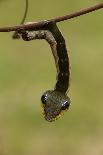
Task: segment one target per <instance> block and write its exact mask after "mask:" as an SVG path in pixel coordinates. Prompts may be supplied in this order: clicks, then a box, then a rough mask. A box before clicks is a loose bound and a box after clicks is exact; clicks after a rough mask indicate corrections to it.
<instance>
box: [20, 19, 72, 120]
mask: <svg viewBox="0 0 103 155" xmlns="http://www.w3.org/2000/svg"><path fill="white" fill-rule="evenodd" d="M45 22H46V21H45ZM22 38H23V39H24V40H25V41H30V40H34V39H45V40H46V41H47V42H48V43H49V45H50V47H51V50H52V54H53V56H54V60H55V64H56V68H57V82H56V84H55V88H54V90H48V91H46V92H45V93H44V94H43V96H42V97H41V101H42V105H43V114H44V117H45V119H46V120H47V121H49V122H52V121H54V120H56V119H57V118H58V116H60V114H61V113H62V111H64V110H67V109H68V108H69V105H70V99H69V97H68V96H67V95H66V92H67V90H68V87H69V80H70V72H69V58H68V54H67V49H66V45H65V40H64V38H63V36H62V34H61V32H60V31H59V29H58V27H57V26H56V23H49V22H48V21H47V25H46V26H44V27H42V29H40V30H36V31H30V32H23V33H22Z"/></svg>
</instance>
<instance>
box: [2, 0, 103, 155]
mask: <svg viewBox="0 0 103 155" xmlns="http://www.w3.org/2000/svg"><path fill="white" fill-rule="evenodd" d="M98 2H99V1H98V0H91V1H90V0H86V1H82V0H77V1H74V0H62V1H60V0H55V1H54V0H52V1H48V0H43V1H41V0H35V1H34V0H29V3H30V4H29V12H28V17H27V20H26V21H39V20H41V19H49V18H52V17H55V16H59V15H64V14H67V13H71V12H74V11H77V10H79V9H82V8H86V7H89V6H92V5H95V4H96V3H98ZM24 5H25V4H24V1H20V0H18V1H14V0H3V1H0V26H6V25H16V24H19V22H20V21H21V18H22V16H23V12H24ZM102 18H103V11H102V10H98V11H96V12H94V13H91V14H88V15H84V16H81V17H78V18H75V19H72V20H69V21H65V22H61V23H58V26H59V28H60V30H61V31H62V33H63V35H64V37H65V40H66V44H67V47H68V50H69V55H70V62H71V86H70V91H69V93H68V95H69V96H70V97H71V101H72V104H71V107H70V110H69V111H68V112H66V113H65V115H64V116H63V117H62V118H60V119H58V120H57V121H56V122H53V123H48V122H46V121H45V120H44V118H43V116H42V114H41V105H40V97H41V95H42V93H43V92H44V91H45V90H48V89H52V88H53V87H54V84H55V81H56V79H55V78H56V75H55V74H56V69H55V65H54V60H53V56H52V54H51V51H50V48H49V46H48V44H47V43H46V42H45V41H31V42H28V43H27V42H23V41H22V40H15V41H14V40H12V38H11V36H12V33H0V44H1V49H0V155H41V154H42V155H52V154H53V155H57V154H59V155H63V154H65V155H68V154H69V155H103V120H102V119H103V69H102V65H103V44H102V40H103V20H102ZM40 47H41V48H40Z"/></svg>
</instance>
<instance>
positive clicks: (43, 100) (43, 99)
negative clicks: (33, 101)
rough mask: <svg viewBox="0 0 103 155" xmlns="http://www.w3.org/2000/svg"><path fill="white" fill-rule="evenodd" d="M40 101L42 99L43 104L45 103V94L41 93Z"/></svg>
mask: <svg viewBox="0 0 103 155" xmlns="http://www.w3.org/2000/svg"><path fill="white" fill-rule="evenodd" d="M41 101H42V103H43V104H46V96H45V95H42V97H41Z"/></svg>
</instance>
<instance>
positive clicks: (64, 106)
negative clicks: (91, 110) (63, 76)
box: [61, 101, 69, 110]
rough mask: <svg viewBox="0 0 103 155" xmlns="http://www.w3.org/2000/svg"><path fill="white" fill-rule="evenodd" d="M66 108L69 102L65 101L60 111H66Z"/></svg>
mask: <svg viewBox="0 0 103 155" xmlns="http://www.w3.org/2000/svg"><path fill="white" fill-rule="evenodd" d="M68 107H69V102H68V101H65V102H64V103H63V105H62V108H61V109H62V110H66V109H68Z"/></svg>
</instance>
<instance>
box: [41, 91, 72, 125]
mask: <svg viewBox="0 0 103 155" xmlns="http://www.w3.org/2000/svg"><path fill="white" fill-rule="evenodd" d="M41 101H42V106H43V114H44V117H45V119H46V120H47V121H49V122H52V121H54V120H56V119H57V118H58V117H59V116H60V115H61V114H62V112H64V111H66V110H67V109H68V108H69V106H70V99H69V97H68V96H67V95H65V94H63V93H61V92H59V91H56V90H48V91H46V92H45V93H44V94H43V95H42V97H41Z"/></svg>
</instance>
